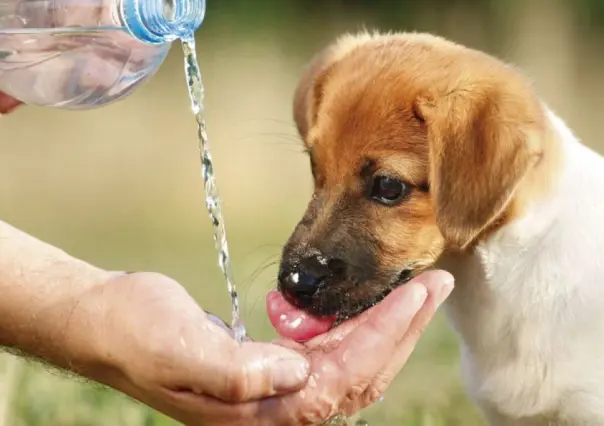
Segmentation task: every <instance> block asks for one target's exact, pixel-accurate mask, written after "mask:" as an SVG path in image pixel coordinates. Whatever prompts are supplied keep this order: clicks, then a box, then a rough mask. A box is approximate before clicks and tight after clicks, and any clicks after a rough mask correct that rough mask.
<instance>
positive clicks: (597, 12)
mask: <svg viewBox="0 0 604 426" xmlns="http://www.w3.org/2000/svg"><path fill="white" fill-rule="evenodd" d="M363 27H367V28H370V29H371V28H377V29H381V30H421V31H430V32H433V33H436V34H439V35H443V36H446V37H449V38H451V39H454V40H456V41H459V42H462V43H465V44H467V45H469V46H472V47H476V48H479V49H483V50H486V51H488V52H491V53H493V54H495V55H497V56H499V57H501V58H503V59H505V60H508V61H511V62H513V63H515V64H517V65H518V66H520V67H521V68H522V69H523V70H524V71H525V72H526V74H528V75H529V76H530V77H531V78H532V79H533V80H534V81H535V85H536V87H537V88H538V90H539V92H540V93H541V95H542V96H543V98H544V99H545V100H546V101H547V102H549V104H550V105H551V106H552V108H553V109H554V110H556V111H557V112H558V113H559V114H561V115H562V116H563V117H564V118H565V119H566V120H567V121H568V123H569V124H570V125H571V126H572V127H573V128H574V130H575V131H576V133H577V134H578V136H579V137H581V138H582V139H584V140H585V141H586V143H587V144H588V145H591V146H593V147H595V148H596V149H602V148H604V145H597V143H601V142H600V141H601V140H602V139H601V137H600V138H599V137H598V136H599V135H601V134H602V132H603V131H604V124H603V123H604V107H603V106H604V85H602V84H601V78H602V76H603V75H604V53H602V52H604V0H568V1H563V0H490V1H489V0H485V1H472V0H465V1H462V0H457V1H454V0H423V1H419V0H381V1H379V0H365V1H363V0H348V1H347V0H324V1H318V0H316V1H314V0H208V11H207V15H206V22H205V23H204V24H203V27H202V28H201V29H200V31H199V32H198V55H199V59H200V61H201V67H202V70H203V75H204V80H205V85H206V93H207V103H206V110H207V121H208V126H209V133H210V138H211V140H212V149H213V155H214V160H215V163H216V164H215V166H216V172H217V178H218V184H219V187H220V192H221V195H222V201H223V206H224V213H225V215H226V223H227V227H228V233H229V237H230V246H231V250H232V254H233V260H234V265H235V274H236V279H237V284H238V286H239V290H240V293H241V295H242V310H243V315H244V318H245V321H246V323H247V326H248V329H249V332H250V334H251V335H252V336H254V337H255V338H271V337H273V336H274V333H273V331H272V329H271V327H270V325H269V323H268V321H267V319H266V317H265V313H264V295H265V293H266V291H267V290H268V289H269V288H271V287H272V286H274V284H275V276H276V266H275V262H276V261H277V260H278V256H279V250H280V245H281V244H282V243H283V242H284V241H285V239H286V238H287V236H288V234H289V232H290V231H291V230H292V228H293V226H294V225H295V223H296V222H297V220H298V219H299V217H300V215H301V213H302V212H303V210H304V207H305V205H306V203H307V200H308V197H309V195H310V190H311V179H310V173H309V170H308V164H307V160H306V158H305V157H304V155H303V154H302V150H301V145H300V142H299V141H298V138H297V136H296V132H295V128H294V125H293V122H292V119H291V107H290V105H291V101H292V93H293V90H294V87H295V84H296V81H297V78H298V75H299V72H300V69H301V67H302V66H303V65H304V64H305V62H306V61H307V60H308V59H309V58H310V57H311V56H312V54H313V53H314V52H315V51H316V50H318V49H320V48H321V47H323V46H324V45H325V43H328V42H330V41H331V40H332V39H333V38H334V37H335V36H337V35H339V34H341V33H342V32H344V31H355V30H358V29H361V28H363ZM0 131H1V138H0V218H2V219H3V220H6V221H8V222H10V223H12V224H13V225H15V226H17V227H20V228H21V229H24V230H25V231H27V232H29V233H32V234H33V235H35V236H37V237H39V238H41V239H43V240H45V241H48V242H50V243H53V244H55V245H57V246H59V247H61V248H63V249H65V250H67V251H68V252H70V253H71V254H73V255H75V256H77V257H80V258H83V259H85V260H87V261H90V262H92V263H94V264H97V265H100V266H103V267H106V268H110V269H124V270H152V271H159V272H162V273H165V274H168V275H170V276H172V277H174V278H176V279H178V280H179V281H180V282H181V283H182V284H183V285H185V286H186V287H187V288H188V289H189V290H190V291H191V292H192V294H193V295H194V296H195V297H196V298H197V300H199V302H200V303H201V304H202V305H203V306H204V307H205V308H206V309H209V310H211V311H214V312H216V313H217V314H220V315H221V316H223V317H224V318H228V316H229V312H230V310H229V309H230V308H229V300H228V298H227V293H226V290H225V286H224V284H223V281H222V277H221V275H220V273H219V270H218V267H217V263H216V253H215V252H214V249H213V243H212V237H211V229H210V222H209V220H208V217H207V213H206V211H205V207H204V203H203V198H204V194H203V186H202V182H201V179H200V165H199V160H198V157H197V151H196V140H195V137H196V136H195V135H196V134H195V126H194V122H193V118H192V116H191V114H190V111H189V101H188V99H187V94H186V88H185V81H184V77H183V65H182V53H181V51H180V49H179V48H178V46H174V48H173V50H172V52H171V54H170V56H169V58H168V60H167V61H166V63H165V64H164V66H163V67H162V68H161V70H160V71H159V73H158V74H157V76H156V77H155V78H154V79H152V80H151V81H150V82H149V83H148V84H146V85H145V86H144V87H142V88H141V89H140V90H138V91H137V92H135V93H134V94H133V95H132V96H130V97H129V98H128V99H126V100H124V101H122V102H119V103H117V104H115V105H112V106H109V107H106V108H102V109H99V110H94V111H88V112H67V111H57V110H50V109H40V108H33V107H28V108H23V109H21V110H20V111H18V112H16V113H15V114H13V115H10V116H7V117H3V118H2V119H1V120H0ZM359 356H371V348H367V353H362V354H359ZM1 365H2V366H4V369H3V371H2V370H1V369H0V372H1V373H2V374H3V379H2V380H1V381H0V382H1V383H3V384H7V385H6V386H0V401H1V403H0V426H41V425H44V426H46V425H52V426H100V425H103V426H108V425H111V426H113V425H116V426H117V425H124V426H168V425H176V423H175V422H172V421H170V420H169V419H167V418H165V417H163V416H161V415H158V414H157V413H155V412H153V411H152V410H150V409H147V408H145V407H143V406H141V405H140V404H136V403H134V402H132V401H130V400H128V399H126V398H125V397H123V396H121V395H119V394H117V393H115V392H112V391H108V390H104V389H99V388H98V387H94V386H92V385H90V384H86V383H81V382H78V381H75V380H72V379H67V378H65V377H62V376H61V375H60V374H56V373H51V372H48V371H46V370H44V369H43V368H41V367H39V366H36V365H30V364H26V363H22V362H21V361H15V360H14V359H13V358H11V357H9V356H8V355H4V356H3V358H2V364H1ZM364 417H365V418H366V419H367V420H368V421H369V423H370V425H372V426H377V425H379V426H382V425H402V424H404V425H409V426H413V425H424V426H428V425H429V426H437V425H452V426H454V425H464V426H467V425H470V426H474V425H477V426H479V425H481V424H482V421H481V420H480V418H479V417H478V415H477V413H476V410H475V409H474V408H473V407H472V405H471V404H470V403H469V402H468V400H467V398H466V397H465V395H464V392H463V390H462V389H461V386H460V381H459V373H458V355H457V344H456V340H455V338H454V336H453V335H452V333H451V332H450V331H449V330H448V328H447V326H446V323H445V321H444V319H443V318H442V317H441V316H439V317H438V318H437V319H436V320H435V321H434V322H433V323H432V324H431V326H430V327H429V329H428V330H427V332H426V334H425V336H424V337H423V338H422V341H421V343H420V345H419V347H418V348H417V350H416V352H415V353H414V354H413V356H412V359H411V361H410V362H409V364H408V365H407V367H406V368H405V369H404V370H403V371H402V372H401V374H400V375H399V377H398V379H397V380H396V381H395V383H394V384H393V385H392V387H391V388H390V390H389V392H388V393H387V394H386V398H385V400H384V401H383V402H381V403H378V404H376V405H375V406H373V407H371V408H369V409H368V410H366V412H365V413H364Z"/></svg>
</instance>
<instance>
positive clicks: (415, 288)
mask: <svg viewBox="0 0 604 426" xmlns="http://www.w3.org/2000/svg"><path fill="white" fill-rule="evenodd" d="M5 98H6V96H2V95H1V94H0V113H7V112H10V111H12V110H13V109H14V108H15V105H16V104H17V103H16V101H11V100H10V99H8V100H7V99H5ZM452 288H453V278H452V277H451V276H450V275H449V274H447V273H445V272H442V271H432V272H429V273H425V274H423V275H420V276H419V277H417V278H416V279H414V280H413V281H411V282H409V283H408V284H406V285H405V286H403V287H401V288H399V289H397V290H395V291H394V292H393V293H391V294H390V295H389V296H388V297H387V298H386V299H385V300H384V301H383V302H382V303H380V304H379V305H377V306H375V307H374V308H372V309H370V310H368V311H366V312H365V313H364V314H362V315H360V316H359V317H357V318H355V319H353V320H350V321H348V322H345V323H343V324H341V325H340V326H338V327H337V328H335V329H333V330H330V331H329V332H327V333H324V334H321V335H319V336H316V337H314V338H313V339H311V340H310V341H308V342H305V343H304V344H301V343H296V342H294V341H291V340H288V339H283V338H281V339H278V340H276V341H274V342H270V343H268V342H252V341H247V342H245V343H243V344H242V345H239V344H237V343H236V342H235V340H234V339H233V338H232V333H231V332H230V330H229V329H228V328H227V327H226V326H225V325H224V323H222V322H221V321H220V320H219V319H218V318H216V317H214V316H212V315H210V314H208V313H207V312H205V311H204V310H202V309H201V308H200V307H199V305H198V304H197V303H196V302H195V300H193V299H192V298H191V297H190V295H189V294H188V293H187V292H186V290H185V289H184V288H183V287H182V286H181V285H179V284H178V283H177V282H175V281H174V280H172V279H170V278H168V277H166V276H163V275H161V274H156V273H148V272H141V273H124V272H116V271H107V270H104V269H101V268H98V267H96V266H94V265H91V264H89V263H87V262H84V261H82V260H79V259H77V258H74V257H73V256H71V255H69V254H68V253H65V252H64V251H62V250H60V249H58V248H56V247H53V246H52V245H49V244H46V243H44V242H42V241H40V240H38V239H36V238H34V237H32V236H30V235H28V234H26V233H24V232H22V231H20V230H18V229H16V228H15V227H13V226H11V225H9V224H7V223H4V222H1V221H0V291H1V292H2V298H0V346H4V347H6V348H11V349H13V350H14V351H18V353H21V354H23V355H26V356H30V357H35V358H38V359H40V360H42V361H43V362H46V363H48V364H50V365H53V366H56V367H58V368H60V369H64V370H69V371H73V372H75V373H77V374H79V375H81V376H83V377H86V378H88V379H90V380H94V381H97V382H99V383H102V384H105V385H107V386H110V387H112V388H114V389H116V390H118V391H121V392H123V393H125V394H127V395H129V396H131V397H132V398H134V399H137V400H139V401H141V402H143V403H145V404H147V405H149V406H151V407H153V408H155V409H157V410H159V411H161V412H163V413H165V414H166V415H168V416H170V417H172V418H174V419H176V420H178V421H180V422H182V423H184V424H186V425H188V426H197V425H202V424H203V425H205V426H212V425H235V426H236V425H246V426H250V425H251V426H254V425H258V426H260V425H263V426H271V425H291V426H296V425H310V424H320V423H322V422H324V421H326V420H327V419H328V418H329V417H331V416H332V415H333V414H335V413H336V412H344V413H347V414H352V413H354V412H356V411H358V410H360V409H362V408H364V407H365V406H367V405H369V404H370V403H372V402H374V401H375V400H376V399H377V398H378V397H379V396H380V395H382V394H383V393H384V392H385V391H386V389H387V387H388V385H389V384H390V382H391V381H392V380H393V378H394V377H395V376H396V374H397V373H398V371H399V370H400V369H401V368H402V367H403V366H404V364H405V362H406V360H407V358H408V357H409V355H410V354H411V352H412V351H413V348H414V346H415V344H416V342H417V340H418V339H419V337H420V335H421V333H422V331H423V329H424V327H425V326H426V325H427V324H428V322H429V321H430V319H431V318H432V316H433V314H434V312H435V311H436V309H437V307H438V306H439V305H440V304H441V303H442V302H443V301H444V299H445V298H446V297H447V296H448V294H449V293H450V291H451V290H452ZM269 299H270V297H269ZM268 303H270V300H269V301H268ZM367 347H370V348H371V353H372V356H371V357H366V356H362V357H358V356H351V355H354V354H364V353H366V351H367Z"/></svg>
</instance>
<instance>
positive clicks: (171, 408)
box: [143, 389, 273, 426]
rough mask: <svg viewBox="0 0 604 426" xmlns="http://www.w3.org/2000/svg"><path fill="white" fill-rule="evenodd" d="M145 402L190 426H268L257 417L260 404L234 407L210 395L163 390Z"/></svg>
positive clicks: (253, 403)
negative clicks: (208, 425) (210, 425)
mask: <svg viewBox="0 0 604 426" xmlns="http://www.w3.org/2000/svg"><path fill="white" fill-rule="evenodd" d="M143 402H144V403H146V404H148V405H150V406H152V407H153V408H155V409H156V410H158V411H161V412H162V413H164V414H166V415H167V416H169V417H172V418H173V419H175V420H178V421H179V422H181V423H183V424H185V425H187V426H197V425H199V426H202V425H207V424H213V425H229V426H256V425H266V424H267V418H261V417H260V416H259V415H258V413H259V412H260V409H259V403H258V402H243V403H239V404H233V403H230V402H224V401H221V400H218V399H215V398H212V397H209V396H207V395H198V394H195V393H193V392H183V391H178V392H175V391H171V390H167V389H164V390H163V392H161V393H160V394H159V395H157V396H156V397H155V398H154V399H153V400H147V401H143ZM268 419H270V417H268ZM270 424H273V423H272V422H271V423H270Z"/></svg>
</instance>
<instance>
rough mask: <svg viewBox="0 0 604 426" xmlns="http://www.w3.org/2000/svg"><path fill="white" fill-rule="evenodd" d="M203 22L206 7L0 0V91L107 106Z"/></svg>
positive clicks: (51, 102) (185, 2) (180, 1)
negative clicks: (177, 41) (175, 43)
mask: <svg viewBox="0 0 604 426" xmlns="http://www.w3.org/2000/svg"><path fill="white" fill-rule="evenodd" d="M204 15H205V0H0V91H3V92H4V93H6V94H8V95H11V96H12V97H14V98H16V99H18V100H20V101H22V102H24V103H26V104H30V105H38V106H47V107H55V108H68V109H90V108H94V107H99V106H102V105H107V104H109V103H111V102H114V101H117V100H119V99H122V98H123V97H125V96H127V95H129V94H130V93H131V92H132V91H133V90H135V89H136V88H137V87H139V86H140V85H141V84H143V83H144V82H145V81H147V80H148V79H149V78H150V77H151V76H153V75H154V74H155V72H156V71H157V69H158V68H159V66H160V65H161V64H162V62H163V61H164V59H165V58H166V56H167V53H168V51H169V49H170V47H171V45H172V42H173V41H174V40H177V39H181V38H183V39H186V38H189V39H190V38H191V37H192V36H193V34H194V32H195V30H196V29H197V28H198V27H199V26H200V25H201V22H202V21H203V18H204Z"/></svg>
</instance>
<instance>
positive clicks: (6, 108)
mask: <svg viewBox="0 0 604 426" xmlns="http://www.w3.org/2000/svg"><path fill="white" fill-rule="evenodd" d="M19 105H21V101H18V100H16V99H15V98H13V97H12V96H9V95H7V94H5V93H3V92H0V115H2V114H8V113H9V112H11V111H12V110H14V109H15V108H17V107H18V106H19Z"/></svg>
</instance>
